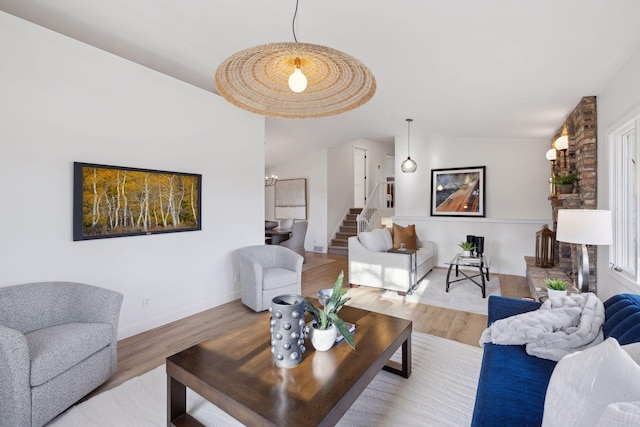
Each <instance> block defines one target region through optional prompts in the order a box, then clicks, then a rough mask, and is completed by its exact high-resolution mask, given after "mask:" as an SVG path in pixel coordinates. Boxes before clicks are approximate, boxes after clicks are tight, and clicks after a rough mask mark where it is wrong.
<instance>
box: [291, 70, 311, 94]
mask: <svg viewBox="0 0 640 427" xmlns="http://www.w3.org/2000/svg"><path fill="white" fill-rule="evenodd" d="M289 88H290V89H291V90H292V91H294V92H295V93H300V92H302V91H304V90H305V89H306V88H307V78H306V77H305V75H304V74H302V71H300V68H298V67H296V70H295V71H294V72H293V73H292V74H291V75H290V76H289Z"/></svg>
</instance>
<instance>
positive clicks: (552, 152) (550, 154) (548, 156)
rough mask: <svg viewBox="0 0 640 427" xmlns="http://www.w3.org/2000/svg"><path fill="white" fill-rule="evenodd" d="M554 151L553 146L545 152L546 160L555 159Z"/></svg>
mask: <svg viewBox="0 0 640 427" xmlns="http://www.w3.org/2000/svg"><path fill="white" fill-rule="evenodd" d="M556 153H557V151H556V149H555V148H552V149H550V150H549V151H547V154H546V157H547V160H549V161H554V160H555V159H556Z"/></svg>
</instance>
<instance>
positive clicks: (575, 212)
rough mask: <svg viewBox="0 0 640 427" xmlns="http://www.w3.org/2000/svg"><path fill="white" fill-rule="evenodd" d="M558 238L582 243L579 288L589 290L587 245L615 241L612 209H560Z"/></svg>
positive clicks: (608, 243) (557, 227) (567, 241)
mask: <svg viewBox="0 0 640 427" xmlns="http://www.w3.org/2000/svg"><path fill="white" fill-rule="evenodd" d="M556 240H557V241H559V242H565V243H575V244H578V245H581V248H580V259H579V261H578V289H580V292H589V254H588V253H587V245H610V244H611V243H612V242H613V232H612V226H611V211H606V210H596V209H559V210H558V223H557V225H556ZM594 292H595V289H594Z"/></svg>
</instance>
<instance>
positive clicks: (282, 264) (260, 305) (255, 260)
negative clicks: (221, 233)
mask: <svg viewBox="0 0 640 427" xmlns="http://www.w3.org/2000/svg"><path fill="white" fill-rule="evenodd" d="M237 256H238V268H239V270H240V283H241V285H242V302H243V304H244V305H246V306H247V307H250V308H251V309H253V310H254V311H263V310H267V309H268V308H269V307H270V306H271V300H272V299H273V298H274V297H277V296H278V295H286V294H295V295H300V294H301V292H302V257H301V256H300V255H298V254H297V253H295V252H294V251H292V250H291V249H287V248H284V247H282V246H277V245H260V246H248V247H246V248H241V249H238V251H237Z"/></svg>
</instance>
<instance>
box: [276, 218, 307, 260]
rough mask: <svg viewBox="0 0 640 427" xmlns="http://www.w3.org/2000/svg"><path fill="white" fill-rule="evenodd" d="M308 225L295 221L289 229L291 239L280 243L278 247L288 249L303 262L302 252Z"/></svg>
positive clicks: (304, 254)
mask: <svg viewBox="0 0 640 427" xmlns="http://www.w3.org/2000/svg"><path fill="white" fill-rule="evenodd" d="M308 225H309V223H308V222H307V221H297V222H294V223H293V226H292V228H291V238H290V239H289V240H285V241H284V242H282V243H280V246H284V247H285V248H289V249H291V250H292V251H296V252H297V253H299V254H300V255H301V256H302V258H303V260H304V258H305V256H306V252H305V250H304V239H305V237H307V227H308Z"/></svg>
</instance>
